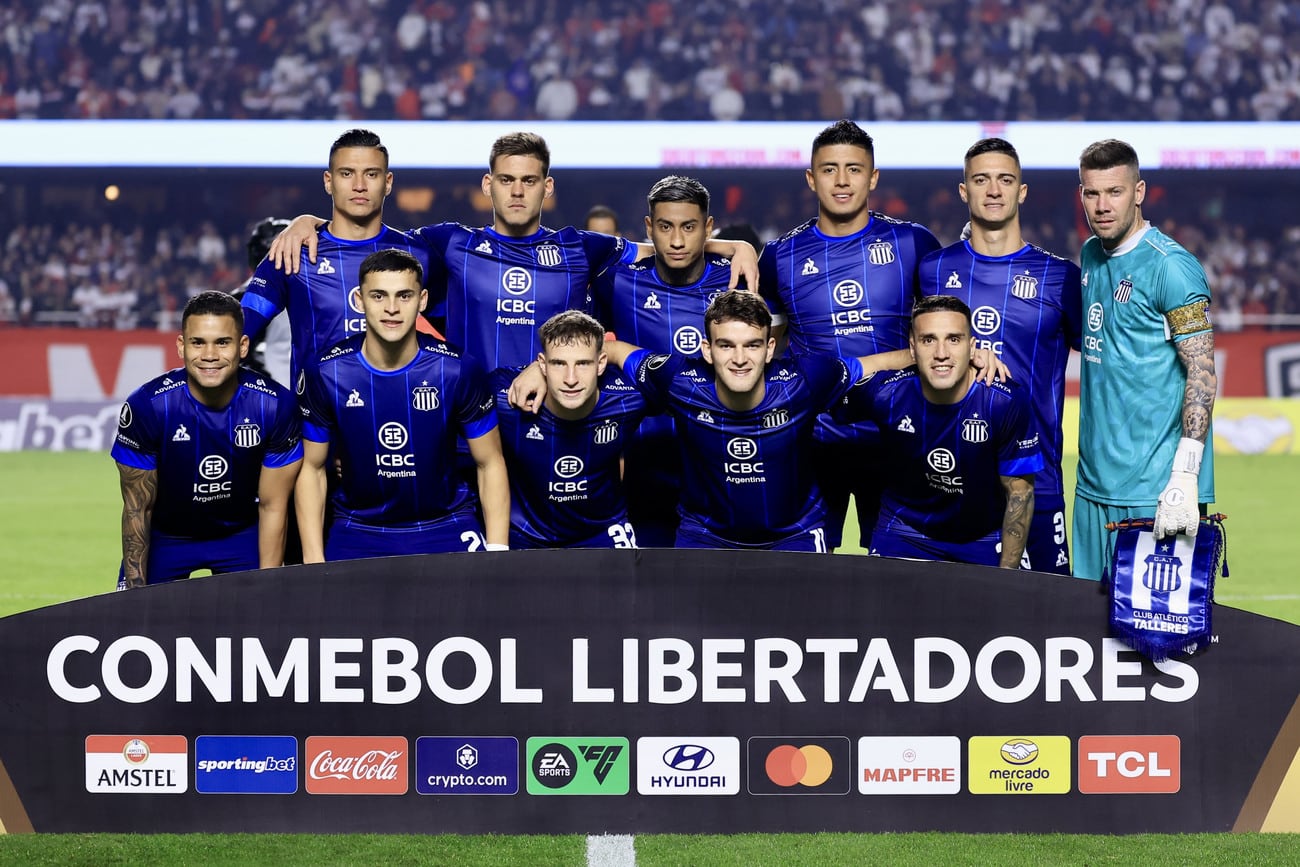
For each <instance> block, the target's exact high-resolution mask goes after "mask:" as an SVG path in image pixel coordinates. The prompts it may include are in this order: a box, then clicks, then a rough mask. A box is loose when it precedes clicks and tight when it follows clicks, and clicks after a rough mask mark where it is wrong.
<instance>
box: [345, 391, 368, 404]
mask: <svg viewBox="0 0 1300 867" xmlns="http://www.w3.org/2000/svg"><path fill="white" fill-rule="evenodd" d="M343 405H344V406H350V407H358V406H365V405H366V402H365V401H364V400H362V399H361V395H360V394H359V393H358V392H357V390H356V389H355V388H354V389H352V393H351V394H349V395H348V400H347V403H345V404H343Z"/></svg>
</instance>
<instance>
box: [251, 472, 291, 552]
mask: <svg viewBox="0 0 1300 867" xmlns="http://www.w3.org/2000/svg"><path fill="white" fill-rule="evenodd" d="M301 469H302V461H301V460H297V461H294V462H293V463H291V464H286V465H285V466H282V467H268V466H265V465H263V467H262V471H261V473H260V474H259V475H258V478H257V560H258V563H257V567H258V568H259V569H274V568H275V567H276V566H283V565H284V543H285V538H286V537H287V536H288V531H289V530H288V528H289V496H290V495H291V494H292V493H293V489H294V484H295V483H296V482H297V481H298V472H299V470H301Z"/></svg>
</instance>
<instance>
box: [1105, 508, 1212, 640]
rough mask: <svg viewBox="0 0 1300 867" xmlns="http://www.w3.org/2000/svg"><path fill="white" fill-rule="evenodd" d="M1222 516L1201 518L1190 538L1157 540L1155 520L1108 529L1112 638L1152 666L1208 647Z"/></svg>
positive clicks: (1141, 520)
mask: <svg viewBox="0 0 1300 867" xmlns="http://www.w3.org/2000/svg"><path fill="white" fill-rule="evenodd" d="M1223 519H1224V516H1223V515H1218V514H1216V515H1211V516H1209V517H1206V518H1202V519H1201V526H1200V528H1199V529H1198V530H1197V533H1196V536H1195V537H1194V538H1188V537H1187V536H1185V535H1181V534H1180V535H1177V536H1171V537H1168V538H1165V539H1156V538H1155V535H1154V533H1153V532H1152V525H1153V523H1154V522H1153V520H1152V519H1150V518H1139V519H1133V520H1128V521H1121V522H1119V523H1117V524H1114V525H1110V529H1111V530H1113V531H1114V532H1115V553H1114V560H1113V562H1112V565H1111V569H1110V627H1111V632H1112V634H1113V635H1114V636H1115V637H1117V638H1119V639H1120V640H1121V641H1123V642H1124V643H1125V644H1127V645H1128V646H1129V647H1131V648H1133V649H1134V650H1136V651H1137V652H1138V653H1141V654H1142V655H1143V656H1145V657H1147V658H1148V659H1151V660H1152V661H1154V662H1160V661H1163V660H1165V659H1168V658H1169V657H1170V656H1171V655H1173V654H1176V653H1187V654H1191V653H1195V652H1196V651H1198V650H1203V649H1205V648H1206V647H1208V646H1209V644H1210V636H1211V624H1210V613H1211V610H1212V607H1213V602H1214V582H1215V578H1216V577H1217V576H1218V574H1219V569H1220V567H1221V566H1222V564H1223V562H1224V550H1225V545H1226V535H1225V533H1224V532H1223Z"/></svg>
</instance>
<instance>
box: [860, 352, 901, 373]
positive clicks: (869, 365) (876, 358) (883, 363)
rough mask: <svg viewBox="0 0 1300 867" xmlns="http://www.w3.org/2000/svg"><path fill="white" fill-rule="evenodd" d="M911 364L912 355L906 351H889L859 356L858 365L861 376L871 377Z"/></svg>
mask: <svg viewBox="0 0 1300 867" xmlns="http://www.w3.org/2000/svg"><path fill="white" fill-rule="evenodd" d="M911 363H912V353H911V352H910V351H909V350H906V349H891V350H890V351H888V352H877V353H875V354H874V355H859V356H858V364H861V365H862V375H863V376H871V375H873V374H876V373H880V372H881V371H883V370H902V369H903V368H904V367H907V366H908V365H910V364H911Z"/></svg>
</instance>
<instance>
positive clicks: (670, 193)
mask: <svg viewBox="0 0 1300 867" xmlns="http://www.w3.org/2000/svg"><path fill="white" fill-rule="evenodd" d="M660 202H685V203H686V204H688V205H699V207H700V213H702V214H704V215H705V216H708V214H709V190H708V187H706V186H704V184H702V183H700V182H699V181H697V180H695V178H687V177H683V176H681V175H669V176H668V177H666V178H660V179H659V180H657V181H655V184H654V186H653V187H651V188H650V195H648V196H646V199H645V203H646V209H647V210H648V211H649V212H650V213H652V214H653V213H654V210H655V205H657V204H659V203H660Z"/></svg>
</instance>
